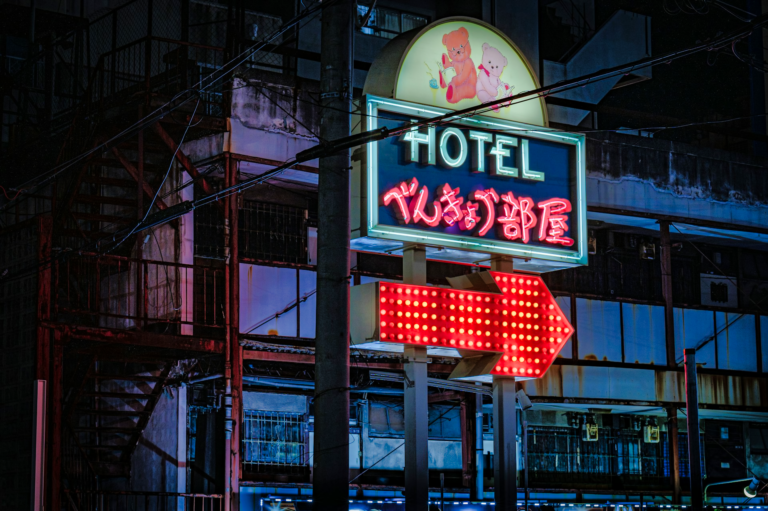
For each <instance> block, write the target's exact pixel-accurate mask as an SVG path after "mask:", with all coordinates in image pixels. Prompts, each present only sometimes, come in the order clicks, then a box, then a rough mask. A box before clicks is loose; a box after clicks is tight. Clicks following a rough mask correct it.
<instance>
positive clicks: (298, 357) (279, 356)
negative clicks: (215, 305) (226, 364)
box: [243, 350, 456, 374]
mask: <svg viewBox="0 0 768 511" xmlns="http://www.w3.org/2000/svg"><path fill="white" fill-rule="evenodd" d="M247 360H258V361H262V362H284V363H288V364H314V363H315V356H314V355H305V354H300V353H278V352H271V351H256V350H244V351H243V361H247ZM350 365H351V366H352V367H357V368H359V369H383V370H390V371H403V363H402V362H368V361H365V360H363V361H355V360H352V361H351V363H350ZM455 368H456V366H455V365H452V364H429V372H430V373H441V374H450V373H451V372H452V371H453V370H454V369H455Z"/></svg>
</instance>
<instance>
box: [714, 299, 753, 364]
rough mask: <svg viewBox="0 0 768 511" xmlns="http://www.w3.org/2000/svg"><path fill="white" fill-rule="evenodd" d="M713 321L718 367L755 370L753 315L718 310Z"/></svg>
mask: <svg viewBox="0 0 768 511" xmlns="http://www.w3.org/2000/svg"><path fill="white" fill-rule="evenodd" d="M715 321H716V323H717V331H718V334H717V367H718V369H734V370H737V371H757V345H756V342H755V339H756V335H757V334H756V332H755V317H754V316H751V315H749V314H734V313H730V312H728V313H725V312H718V313H717V314H715Z"/></svg>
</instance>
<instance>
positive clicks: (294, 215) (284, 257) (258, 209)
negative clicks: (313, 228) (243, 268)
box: [239, 201, 307, 263]
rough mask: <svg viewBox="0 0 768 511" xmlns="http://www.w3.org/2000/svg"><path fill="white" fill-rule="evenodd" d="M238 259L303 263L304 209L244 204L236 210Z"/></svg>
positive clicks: (304, 247) (305, 245) (304, 246)
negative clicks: (237, 220) (238, 243)
mask: <svg viewBox="0 0 768 511" xmlns="http://www.w3.org/2000/svg"><path fill="white" fill-rule="evenodd" d="M239 231H240V232H239V235H240V238H239V241H240V257H241V258H244V259H251V260H255V261H274V262H283V263H306V262H307V210H306V209H301V208H296V207H292V206H283V205H280V204H267V203H263V202H255V201H245V202H244V204H243V208H242V209H241V210H240V222H239Z"/></svg>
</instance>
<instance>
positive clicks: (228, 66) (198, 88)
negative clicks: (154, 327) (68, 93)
mask: <svg viewBox="0 0 768 511" xmlns="http://www.w3.org/2000/svg"><path fill="white" fill-rule="evenodd" d="M338 1H339V0H328V1H326V2H317V3H316V4H315V6H314V7H312V8H310V9H305V11H304V12H302V13H300V14H298V15H297V16H295V17H294V18H293V19H291V20H290V21H288V22H286V23H284V24H283V26H282V27H280V29H278V30H276V31H275V32H273V33H272V34H271V35H269V36H267V37H266V38H265V39H262V40H261V41H259V42H257V43H255V44H254V45H252V46H250V47H249V48H247V49H246V50H244V51H242V52H241V53H240V54H238V55H236V56H235V57H233V58H232V59H230V60H229V61H228V62H226V63H224V65H223V66H222V67H221V68H219V69H218V70H217V72H219V76H215V75H216V72H214V73H211V74H209V75H206V76H203V77H202V78H200V80H199V81H198V82H197V84H195V86H194V87H193V88H189V89H185V90H183V91H181V92H179V93H177V94H176V95H174V96H173V97H172V98H171V99H170V100H168V101H166V102H165V103H164V104H163V105H161V106H159V107H157V108H156V109H155V110H154V111H153V112H151V113H150V114H148V115H146V116H145V117H143V118H142V119H139V120H138V121H136V122H134V123H133V124H131V125H130V126H128V127H127V128H125V129H123V130H122V131H120V132H119V133H118V134H117V135H114V136H112V137H111V138H110V139H108V140H107V141H106V142H103V143H101V144H99V145H97V146H95V147H94V148H92V149H90V150H88V151H86V152H84V153H82V154H80V155H79V156H76V157H74V158H72V159H70V160H68V161H67V162H64V163H62V164H59V165H57V166H56V167H54V168H53V169H51V170H49V171H47V172H45V173H43V174H42V175H41V176H36V177H35V178H32V179H30V180H28V181H26V182H25V183H23V184H22V185H21V186H22V187H23V186H26V185H28V184H30V183H33V182H36V181H37V180H38V179H40V178H41V177H42V176H46V177H45V178H43V180H42V181H40V182H37V183H36V184H35V185H34V186H32V187H30V188H29V189H28V190H27V191H28V192H29V193H33V192H34V191H36V190H38V189H39V188H40V187H42V186H45V185H46V184H48V183H49V182H51V181H52V180H53V179H55V178H56V177H57V176H58V175H60V174H61V173H62V172H64V171H65V170H67V169H69V168H71V167H72V166H73V165H75V164H77V163H79V162H81V161H83V160H85V159H86V158H87V157H89V156H90V155H92V154H94V153H96V152H98V151H101V150H102V149H107V148H109V147H110V144H112V143H114V142H115V141H117V140H119V139H120V138H122V137H123V136H125V135H128V134H130V133H132V132H133V131H139V130H141V129H143V128H145V127H147V126H149V125H151V124H154V123H155V122H157V121H158V120H159V119H161V118H163V117H164V116H165V115H167V114H169V113H171V112H172V111H174V110H176V109H178V108H180V107H181V106H183V105H184V104H186V103H187V102H188V101H190V100H191V99H192V98H193V97H194V96H190V97H188V98H186V99H185V100H183V101H181V102H180V103H179V104H176V105H174V102H176V101H177V100H178V99H180V98H181V97H183V96H184V95H185V94H187V93H188V92H195V93H196V94H197V96H198V97H199V95H200V94H201V93H202V92H204V91H205V90H206V89H208V88H210V87H211V86H213V85H214V84H215V83H217V82H218V81H220V80H221V79H222V78H224V77H225V76H227V75H228V74H230V73H232V72H233V71H234V70H235V69H236V68H237V67H238V66H239V65H241V64H242V63H244V62H245V61H246V60H248V59H249V58H250V57H251V56H252V55H253V54H254V53H256V52H257V51H260V50H261V49H263V48H264V47H265V46H266V45H267V44H269V43H270V42H271V41H273V40H274V39H275V38H277V37H279V36H280V35H282V34H283V33H285V32H287V31H288V30H289V29H290V28H292V27H294V26H295V25H297V24H299V23H300V22H301V21H302V20H303V19H305V18H306V17H308V16H310V15H312V14H314V15H318V14H319V13H320V12H321V11H322V10H323V9H325V8H326V7H328V6H330V5H333V4H335V3H337V2H338ZM238 59H240V60H239V61H238V62H237V63H236V64H235V61H237V60H238ZM207 80H211V82H210V83H208V84H206V85H204V86H203V84H204V83H205V82H206V81H207ZM16 198H18V197H16ZM9 206H10V203H9V204H6V205H4V206H2V207H0V212H2V211H4V210H6V209H7V208H8V207H9Z"/></svg>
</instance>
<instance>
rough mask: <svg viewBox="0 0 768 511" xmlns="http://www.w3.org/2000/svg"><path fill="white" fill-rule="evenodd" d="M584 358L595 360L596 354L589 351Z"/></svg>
mask: <svg viewBox="0 0 768 511" xmlns="http://www.w3.org/2000/svg"><path fill="white" fill-rule="evenodd" d="M584 360H595V361H596V360H597V355H594V354H592V353H590V354H589V355H584Z"/></svg>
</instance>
